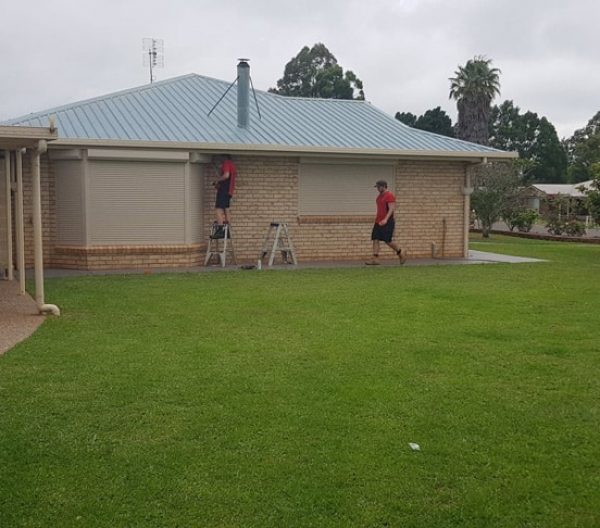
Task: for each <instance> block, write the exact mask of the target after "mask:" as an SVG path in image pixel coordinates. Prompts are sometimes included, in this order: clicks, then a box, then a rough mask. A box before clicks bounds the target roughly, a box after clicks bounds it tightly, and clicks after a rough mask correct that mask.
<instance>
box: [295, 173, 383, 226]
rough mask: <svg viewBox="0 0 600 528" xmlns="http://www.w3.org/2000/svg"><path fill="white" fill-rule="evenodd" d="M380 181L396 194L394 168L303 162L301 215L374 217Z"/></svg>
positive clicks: (300, 187) (300, 193)
mask: <svg viewBox="0 0 600 528" xmlns="http://www.w3.org/2000/svg"><path fill="white" fill-rule="evenodd" d="M377 180H386V181H387V182H388V185H389V189H390V190H391V191H392V192H394V167H393V166H392V165H368V164H350V163H349V164H327V163H302V164H301V165H300V178H299V198H298V199H299V204H298V209H299V214H300V215H319V216H321V215H370V214H373V211H374V208H375V197H376V194H377V193H376V191H375V189H374V188H373V186H374V185H375V182H376V181H377Z"/></svg>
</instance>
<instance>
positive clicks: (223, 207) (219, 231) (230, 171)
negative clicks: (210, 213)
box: [212, 154, 237, 238]
mask: <svg viewBox="0 0 600 528" xmlns="http://www.w3.org/2000/svg"><path fill="white" fill-rule="evenodd" d="M218 174H219V177H218V179H216V180H215V181H214V182H213V187H214V188H215V189H216V190H217V197H216V200H215V224H216V229H215V230H214V234H213V235H212V236H213V238H224V237H225V230H224V229H223V225H224V224H229V206H230V205H231V198H232V197H233V192H234V190H235V178H236V176H237V168H236V166H235V165H234V163H233V161H231V156H230V155H229V154H225V156H224V159H223V163H221V167H220V168H219V173H218Z"/></svg>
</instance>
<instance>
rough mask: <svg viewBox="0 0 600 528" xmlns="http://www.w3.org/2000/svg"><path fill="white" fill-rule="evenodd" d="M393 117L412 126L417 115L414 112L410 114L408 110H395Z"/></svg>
mask: <svg viewBox="0 0 600 528" xmlns="http://www.w3.org/2000/svg"><path fill="white" fill-rule="evenodd" d="M395 117H396V119H397V120H398V121H401V122H402V123H404V124H405V125H408V126H409V127H414V126H415V123H416V122H417V116H416V115H415V114H411V113H410V112H396V115H395Z"/></svg>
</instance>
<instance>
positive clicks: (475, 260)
mask: <svg viewBox="0 0 600 528" xmlns="http://www.w3.org/2000/svg"><path fill="white" fill-rule="evenodd" d="M526 262H543V260H540V259H534V258H525V257H513V256H510V255H500V254H497V253H487V252H485V251H469V258H466V259H465V258H449V259H416V260H411V259H410V257H409V259H408V260H407V262H406V264H404V267H412V266H450V265H464V264H497V263H512V264H518V263H526ZM386 266H387V267H398V266H399V264H398V260H397V259H396V258H389V259H382V260H381V264H380V265H379V266H365V263H364V262H363V261H356V260H354V261H334V262H301V263H300V264H298V265H297V266H292V265H288V264H276V265H274V266H273V267H272V268H268V267H266V266H264V265H263V268H262V269H263V271H268V270H269V269H273V270H298V269H339V268H368V267H372V268H377V267H386ZM221 271H229V272H231V271H243V270H242V267H241V266H239V265H238V266H233V265H229V266H226V267H225V268H222V267H221V266H216V265H215V266H194V267H189V268H153V269H151V270H145V269H122V270H110V271H107V270H102V271H78V270H63V269H48V270H46V271H45V276H46V277H47V278H52V277H83V276H88V275H135V274H138V275H139V274H142V273H144V274H154V273H218V272H221Z"/></svg>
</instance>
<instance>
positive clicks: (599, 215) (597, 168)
mask: <svg viewBox="0 0 600 528" xmlns="http://www.w3.org/2000/svg"><path fill="white" fill-rule="evenodd" d="M592 176H593V178H592V183H591V184H590V187H589V188H582V191H583V193H584V194H585V205H586V208H587V210H588V213H589V214H590V215H591V216H592V218H593V219H594V222H596V223H597V224H600V162H599V163H594V164H593V165H592Z"/></svg>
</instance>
